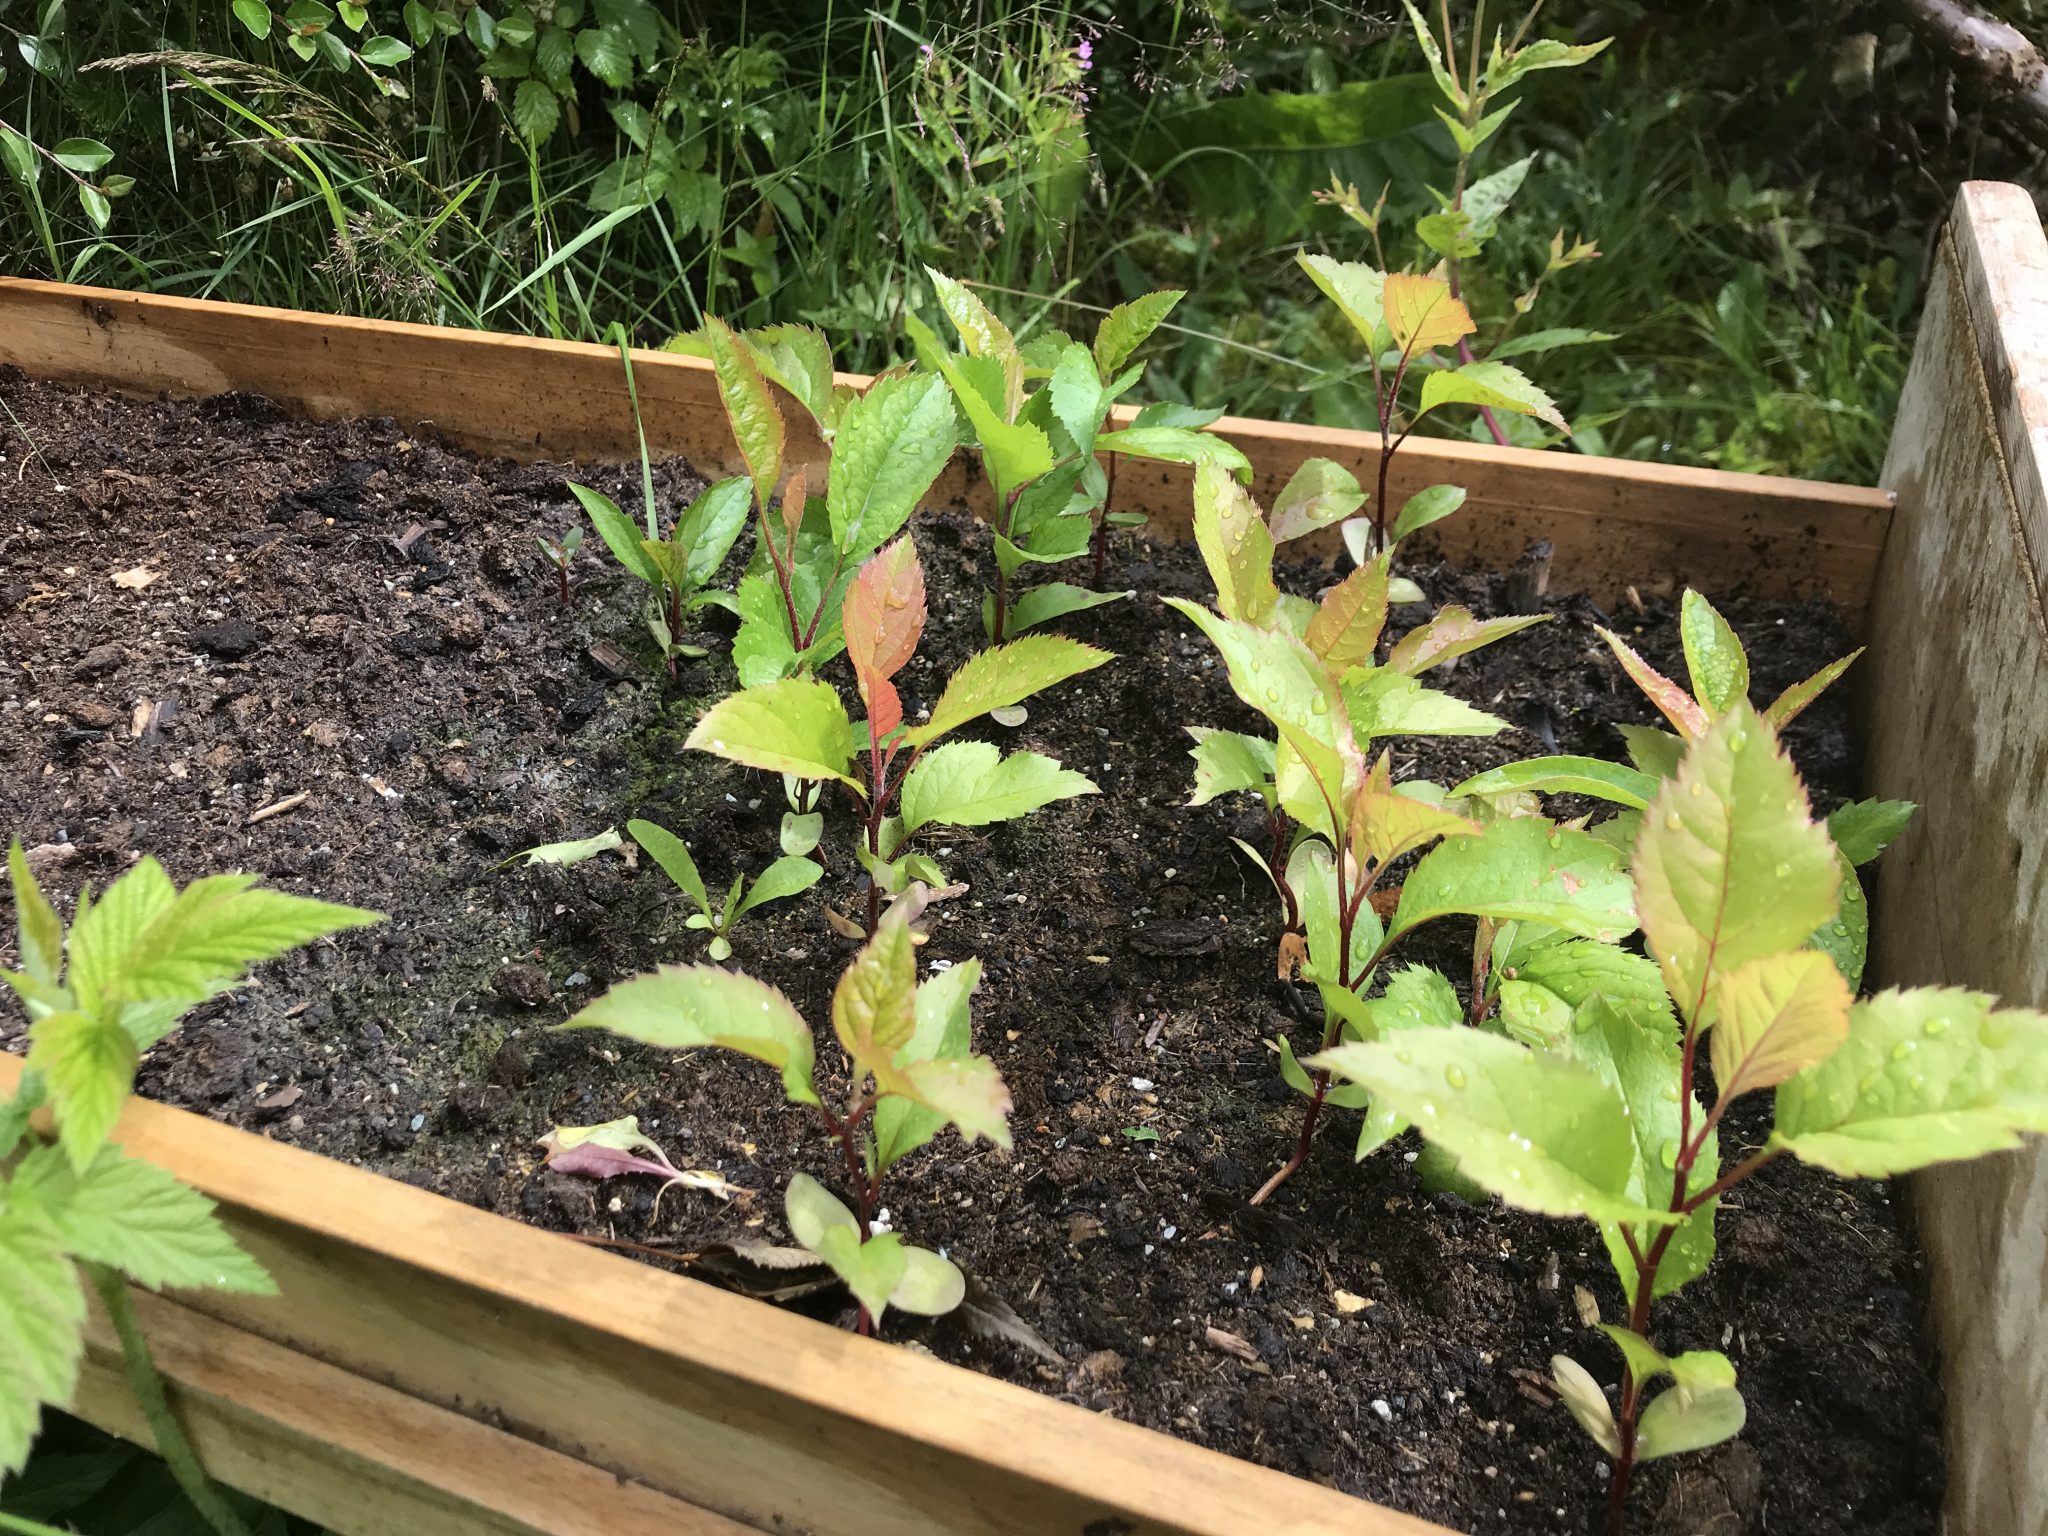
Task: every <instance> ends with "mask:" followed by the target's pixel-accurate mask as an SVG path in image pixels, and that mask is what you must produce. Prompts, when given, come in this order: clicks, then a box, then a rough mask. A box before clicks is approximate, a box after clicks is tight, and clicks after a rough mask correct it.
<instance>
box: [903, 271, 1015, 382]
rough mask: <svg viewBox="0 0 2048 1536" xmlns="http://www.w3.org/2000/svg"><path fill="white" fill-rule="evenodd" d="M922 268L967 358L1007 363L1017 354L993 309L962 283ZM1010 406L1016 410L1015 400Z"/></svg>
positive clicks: (1005, 327) (1013, 341) (1011, 339)
mask: <svg viewBox="0 0 2048 1536" xmlns="http://www.w3.org/2000/svg"><path fill="white" fill-rule="evenodd" d="M924 271H925V276H926V277H928V278H930V279H931V284H932V291H933V292H934V293H936V294H937V295H938V296H939V306H940V308H942V309H944V310H945V312H946V318H947V319H948V320H950V321H952V322H953V329H954V330H956V331H958V332H959V333H960V346H961V349H962V350H963V351H965V352H966V353H967V355H968V356H969V357H992V358H995V359H996V360H997V361H999V362H1004V363H1007V362H1008V361H1009V360H1011V359H1013V358H1015V357H1016V356H1017V338H1016V337H1014V336H1013V335H1011V334H1010V328H1009V327H1008V326H1006V325H1004V324H1003V322H1002V321H1001V320H999V319H997V318H996V315H995V311H993V310H991V309H990V308H989V307H988V306H987V305H986V304H984V303H982V302H981V299H980V298H979V297H978V296H977V295H976V294H974V293H973V292H972V291H971V290H970V289H968V288H967V287H966V286H965V285H963V284H961V283H959V282H956V281H955V280H954V279H952V278H950V277H948V276H946V274H945V273H943V272H940V271H937V270H936V269H934V268H932V267H926V268H925V269H924ZM1010 409H1011V410H1012V411H1014V410H1015V409H1016V403H1015V402H1014V401H1013V402H1012V403H1011V407H1010Z"/></svg>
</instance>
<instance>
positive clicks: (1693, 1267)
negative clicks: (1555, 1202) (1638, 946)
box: [1523, 945, 1721, 1306]
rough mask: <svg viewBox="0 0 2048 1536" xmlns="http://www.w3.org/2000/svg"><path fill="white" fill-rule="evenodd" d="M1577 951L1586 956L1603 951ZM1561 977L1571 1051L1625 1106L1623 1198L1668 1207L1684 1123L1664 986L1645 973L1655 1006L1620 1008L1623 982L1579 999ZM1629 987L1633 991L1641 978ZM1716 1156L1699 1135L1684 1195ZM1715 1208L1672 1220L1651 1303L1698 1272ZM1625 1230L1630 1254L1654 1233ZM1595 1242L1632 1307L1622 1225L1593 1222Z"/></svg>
mask: <svg viewBox="0 0 2048 1536" xmlns="http://www.w3.org/2000/svg"><path fill="white" fill-rule="evenodd" d="M1582 947H1583V948H1584V949H1587V950H1590V949H1592V948H1595V947H1602V946H1592V945H1585V946H1582ZM1610 953H1613V954H1616V955H1620V954H1621V953H1622V952H1621V951H1619V950H1611V949H1610ZM1627 958H1631V959H1632V958H1635V957H1633V956H1630V957H1627ZM1598 963H1599V962H1597V961H1593V960H1592V959H1591V957H1590V956H1587V955H1581V957H1580V961H1579V964H1580V965H1581V966H1582V967H1583V966H1587V965H1597V964H1598ZM1645 964H1647V962H1645ZM1532 969H1534V970H1538V971H1539V972H1540V967H1524V968H1523V974H1525V975H1526V974H1528V973H1529V971H1530V970H1532ZM1563 979H1564V980H1565V982H1566V985H1567V987H1569V988H1571V990H1569V991H1567V992H1563V993H1560V994H1559V995H1560V996H1565V997H1567V998H1569V999H1571V1000H1573V1001H1574V1004H1575V1006H1576V1007H1577V1009H1578V1012H1577V1014H1576V1016H1575V1018H1574V1020H1573V1034H1572V1038H1571V1042H1570V1050H1571V1054H1572V1055H1573V1056H1574V1057H1575V1058H1577V1059H1578V1060H1579V1061H1582V1062H1584V1063H1585V1064H1586V1065H1587V1066H1588V1067H1590V1068H1591V1069H1592V1070H1593V1071H1595V1072H1597V1073H1598V1074H1599V1075H1600V1077H1601V1079H1602V1080H1603V1081H1604V1082H1606V1083H1607V1085H1608V1086H1609V1087H1611V1088H1612V1089H1614V1091H1615V1092H1616V1093H1618V1094H1620V1095H1621V1098H1622V1102H1623V1103H1624V1104H1626V1105H1627V1106H1628V1112H1629V1115H1628V1118H1629V1128H1630V1132H1631V1134H1632V1135H1633V1136H1634V1137H1635V1146H1636V1152H1635V1160H1634V1164H1633V1166H1632V1167H1631V1168H1630V1170H1629V1176H1628V1182H1627V1183H1626V1184H1625V1185H1624V1186H1623V1193H1624V1194H1626V1195H1627V1196H1628V1198H1629V1199H1631V1200H1634V1201H1636V1202H1637V1203H1638V1204H1641V1205H1646V1206H1654V1207H1668V1206H1669V1205H1670V1203H1671V1196H1672V1193H1673V1187H1674V1185H1675V1184H1676V1182H1677V1175H1676V1172H1675V1170H1676V1168H1677V1164H1678V1149H1679V1137H1680V1135H1681V1134H1682V1133H1683V1131H1684V1129H1685V1123H1684V1120H1683V1119H1682V1116H1681V1113H1680V1108H1679V1099H1678V1090H1679V1084H1680V1081H1681V1072H1682V1068H1683V1061H1682V1056H1683V1051H1682V1048H1681V1046H1680V1044H1679V1039H1678V1031H1677V1028H1676V1023H1675V1021H1674V1020H1673V1018H1672V1016H1671V1012H1670V1003H1669V1002H1668V1001H1667V1000H1666V999H1665V996H1664V988H1663V985H1662V984H1661V983H1660V982H1659V981H1658V980H1657V978H1656V975H1655V971H1654V968H1652V970H1651V974H1650V976H1649V977H1648V978H1647V981H1648V986H1649V989H1650V990H1651V991H1652V992H1653V993H1654V999H1655V1000H1654V1001H1650V1000H1648V999H1642V1000H1638V1001H1626V1000H1623V999H1622V998H1621V997H1620V996H1619V994H1621V993H1623V992H1625V991H1626V990H1628V987H1627V985H1626V984H1616V985H1614V986H1613V987H1612V990H1611V991H1603V992H1599V993H1591V994H1588V993H1587V992H1586V991H1585V989H1584V985H1583V983H1582V984H1580V985H1579V986H1576V987H1573V986H1572V982H1573V977H1572V976H1571V974H1570V973H1569V972H1566V974H1565V976H1564V978H1563ZM1637 984H1638V985H1640V981H1638V983H1637ZM1704 1118H1705V1115H1704V1112H1703V1111H1702V1109H1701V1107H1700V1105H1699V1102H1698V1101H1697V1100H1695V1101H1694V1102H1693V1104H1692V1116H1691V1123H1692V1124H1693V1125H1695V1126H1697V1125H1699V1124H1701V1123H1702V1121H1703V1120H1704ZM1720 1158H1721V1147H1720V1134H1719V1133H1718V1132H1716V1133H1714V1134H1712V1135H1710V1136H1708V1138H1707V1141H1706V1145H1705V1146H1703V1147H1702V1148H1701V1149H1700V1153H1699V1156H1698V1157H1696V1158H1695V1159H1694V1160H1693V1165H1692V1171H1691V1173H1690V1174H1689V1175H1688V1176H1687V1179H1686V1186H1685V1188H1686V1195H1687V1197H1688V1198H1690V1197H1691V1196H1694V1195H1697V1194H1699V1193H1700V1192H1701V1191H1702V1190H1705V1189H1707V1188H1709V1187H1710V1186H1711V1185H1712V1184H1713V1182H1714V1180H1715V1179H1717V1178H1719V1177H1720V1172H1721V1163H1720ZM1718 1204H1719V1202H1718V1201H1709V1202H1708V1203H1707V1204H1705V1205H1703V1206H1701V1207H1700V1208H1699V1209H1698V1210H1697V1211H1695V1212H1693V1214H1692V1215H1690V1216H1688V1217H1687V1218H1686V1219H1685V1220H1684V1221H1682V1222H1681V1223H1679V1225H1678V1229H1677V1230H1676V1231H1675V1232H1674V1233H1673V1234H1672V1236H1671V1242H1670V1246H1669V1247H1667V1248H1666V1249H1665V1250H1664V1259H1663V1262H1662V1263H1661V1264H1659V1265H1658V1267H1657V1278H1656V1282H1655V1284H1654V1286H1653V1287H1652V1290H1651V1294H1652V1296H1654V1297H1663V1296H1669V1295H1672V1294H1674V1293H1676V1292H1677V1291H1678V1290H1679V1289H1680V1288H1681V1287H1683V1286H1685V1285H1687V1284H1688V1283H1690V1282H1691V1281H1693V1280H1695V1279H1697V1278H1698V1277H1699V1276H1700V1275H1702V1274H1704V1273H1705V1272H1706V1268H1707V1265H1708V1264H1710V1263H1711V1262H1712V1261H1713V1257H1714V1212H1715V1210H1716V1208H1717V1206H1718ZM1632 1225H1633V1228H1634V1233H1635V1238H1636V1243H1637V1247H1638V1248H1641V1247H1645V1246H1647V1245H1648V1243H1649V1242H1650V1240H1651V1239H1652V1238H1653V1237H1654V1236H1655V1235H1656V1234H1655V1232H1654V1230H1653V1229H1652V1228H1650V1227H1649V1226H1648V1225H1646V1224H1641V1223H1636V1224H1632ZM1600 1235H1601V1237H1602V1239H1604V1240H1605V1242H1606V1244H1607V1255H1608V1257H1609V1258H1610V1259H1611V1260H1612V1261H1613V1263H1614V1272H1615V1274H1616V1276H1617V1277H1618V1278H1619V1279H1620V1281H1621V1290H1622V1295H1623V1296H1624V1297H1625V1298H1626V1299H1627V1301H1628V1303H1629V1305H1631V1306H1633V1305H1634V1304H1635V1300H1636V1285H1637V1272H1636V1263H1635V1258H1634V1255H1633V1254H1632V1253H1631V1252H1630V1251H1629V1247H1628V1242H1627V1239H1626V1238H1625V1237H1624V1236H1623V1235H1622V1227H1621V1225H1620V1224H1619V1223H1616V1222H1602V1223H1601V1224H1600Z"/></svg>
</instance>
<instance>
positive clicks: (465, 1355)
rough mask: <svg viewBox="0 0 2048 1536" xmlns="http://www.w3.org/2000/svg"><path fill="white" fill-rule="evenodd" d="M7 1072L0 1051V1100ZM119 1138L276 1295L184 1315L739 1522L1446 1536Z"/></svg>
mask: <svg viewBox="0 0 2048 1536" xmlns="http://www.w3.org/2000/svg"><path fill="white" fill-rule="evenodd" d="M19 1073H20V1063H19V1061H18V1060H17V1059H16V1058H13V1057H10V1056H6V1055H4V1054H0V1092H5V1091H8V1090H10V1089H11V1087H12V1085H13V1083H14V1081H15V1079H16V1078H17V1077H18V1076H19ZM116 1136H117V1139H118V1140H119V1141H121V1143H122V1144H123V1145H124V1146H126V1147H127V1148H128V1149H129V1150H130V1151H131V1152H133V1153H136V1154H137V1155H140V1156H143V1157H147V1158H149V1159H151V1160H152V1161H154V1162H156V1163H159V1164H161V1165H162V1166H164V1167H166V1168H169V1169H171V1170H172V1171H174V1172H175V1173H177V1174H178V1175H179V1176H180V1177H181V1178H183V1179H185V1180H187V1181H188V1182H190V1183H192V1184H194V1185H195V1186H197V1187H198V1188H200V1189H202V1190H204V1191H205V1192H206V1193H207V1194H209V1195H211V1196H212V1197H213V1198H214V1199H215V1200H217V1201H219V1202H220V1204H221V1208H222V1213H223V1215H224V1216H225V1218H226V1219H227V1221H228V1223H229V1225H230V1226H231V1227H232V1228H233V1229H234V1230H235V1232H236V1233H237V1235H238V1236H239V1237H240V1238H241V1240H242V1241H243V1242H244V1243H245V1244H246V1245H247V1246H248V1247H249V1249H250V1250H251V1251H252V1252H253V1253H254V1254H255V1255H256V1257H257V1258H258V1259H260V1260H261V1261H262V1262H263V1263H264V1264H265V1265H266V1266H268V1268H269V1269H270V1271H271V1273H272V1275H273V1276H274V1277H275V1278H276V1280H277V1282H278V1284H279V1287H280V1290H281V1292H282V1295H281V1297H280V1298H278V1299H275V1300H264V1299H253V1300H252V1299H249V1298H240V1297H223V1296H214V1295H208V1294H204V1293H200V1294H195V1295H190V1296H184V1297H181V1298H180V1303H181V1305H182V1306H184V1307H186V1308H189V1309H191V1310H192V1311H193V1312H195V1313H198V1314H201V1315H203V1316H205V1317H208V1318H211V1319H214V1320H216V1321H218V1322H221V1323H225V1324H228V1325H231V1326H232V1327H233V1328H235V1329H238V1330H241V1331H243V1332H245V1333H247V1334H251V1335H254V1336H256V1337H257V1338H259V1339H263V1340H268V1341H269V1342H270V1343H272V1344H273V1345H276V1346H279V1347H281V1348H283V1349H285V1350H287V1351H289V1352H290V1353H292V1354H294V1355H297V1356H302V1357H305V1358H306V1359H308V1360H311V1361H317V1362H323V1363H324V1364H326V1365H328V1366H331V1367H333V1368H335V1369H336V1370H338V1371H341V1372H344V1373H345V1374H346V1375H348V1376H350V1377H353V1378H360V1379H363V1380H366V1381H369V1382H375V1383H379V1384H382V1385H384V1386H387V1387H389V1388H391V1389H393V1390H395V1391H396V1392H398V1393H400V1394H403V1395H404V1397H406V1398H407V1399H411V1400H415V1401H418V1402H421V1403H424V1404H427V1405H430V1406H433V1407H436V1408H439V1409H441V1410H444V1411H446V1412H448V1413H451V1414H457V1415H461V1416H464V1417H466V1418H469V1419H474V1420H477V1421H479V1422H482V1423H485V1424H488V1425H490V1426H493V1427H494V1428H496V1429H497V1430H500V1431H502V1432H503V1433H505V1434H507V1435H510V1436H513V1437H515V1438H516V1439H518V1440H519V1441H521V1442H522V1443H525V1444H530V1445H533V1446H536V1447H540V1448H542V1449H545V1450H548V1451H552V1452H554V1453H556V1454H558V1455H560V1456H562V1457H564V1458H569V1459H572V1460H573V1461H575V1462H578V1463H582V1464H585V1465H587V1466H589V1467H594V1468H597V1469H600V1470H602V1471H604V1472H606V1473H609V1474H616V1476H617V1477H619V1478H623V1479H628V1480H630V1481H631V1482H632V1483H634V1484H637V1485H640V1486H641V1487H642V1488H645V1489H647V1490H651V1491H653V1492H656V1493H662V1494H666V1495H668V1496H670V1497H671V1498H674V1499H677V1500H680V1501H682V1502H684V1503H686V1504H689V1505H694V1506H697V1507H700V1508H702V1509H706V1510H711V1511H714V1512H716V1513H719V1514H722V1515H724V1516H726V1517H728V1518H729V1519H731V1520H734V1521H737V1522H739V1523H740V1524H742V1525H744V1526H748V1527H753V1528H758V1529H762V1530H773V1531H790V1530H801V1531H806V1532H811V1533H814V1536H931V1533H933V1532H945V1533H949V1536H1044V1533H1047V1532H1075V1533H1086V1532H1104V1533H1109V1532H1114V1533H1116V1536H1244V1533H1246V1532H1251V1531H1257V1532H1261V1533H1273V1536H1281V1533H1289V1536H1445V1533H1444V1532H1443V1530H1442V1528H1441V1527H1438V1526H1435V1525H1431V1524H1428V1523H1426V1522H1423V1521H1419V1520H1414V1519H1410V1518H1408V1517H1406V1516H1403V1515H1399V1514H1396V1513H1394V1512H1392V1511H1389V1510H1384V1509H1381V1508H1380V1507H1378V1506H1376V1505H1372V1504H1367V1503H1365V1502H1363V1501H1360V1500H1357V1499H1352V1498H1349V1497H1346V1496H1344V1495H1342V1494H1339V1493H1336V1492H1333V1491H1332V1490H1329V1489H1326V1488H1322V1487H1319V1486H1317V1485H1315V1484H1311V1483H1307V1482H1303V1481H1300V1480H1298V1479H1295V1478H1291V1477H1288V1476H1285V1475H1284V1474H1281V1473H1278V1472H1274V1471H1270V1470H1268V1469H1265V1468H1261V1467H1256V1466H1252V1465H1250V1464H1249V1463H1245V1462H1240V1461H1236V1460H1234V1459H1232V1458H1230V1457H1226V1456H1222V1455H1218V1454H1216V1453H1214V1452H1211V1451H1205V1450H1202V1449H1199V1448H1198V1447H1195V1446H1191V1445H1187V1444H1184V1443H1183V1442H1180V1441H1177V1440H1174V1439H1171V1438H1169V1437H1167V1436H1164V1435H1160V1434H1157V1433H1155V1432H1153V1431H1150V1430H1146V1429H1141V1428H1139V1427H1137V1426H1135V1425H1130V1424H1125V1423H1121V1422H1119V1421H1117V1420H1115V1419H1112V1418H1109V1417H1107V1416H1105V1415H1098V1414H1093V1413H1089V1412H1086V1411H1085V1410H1083V1409H1080V1408H1077V1407H1074V1406H1072V1405H1071V1404H1065V1403H1060V1402H1057V1401H1054V1400H1053V1399H1050V1398H1046V1397H1041V1396H1039V1395H1038V1394H1036V1393H1033V1392H1030V1391H1027V1390H1026V1389H1024V1388H1021V1387H1015V1386H1011V1385H1009V1384H1008V1383H1005V1382H999V1381H995V1380H992V1379H990V1378H987V1377H984V1376H980V1375H977V1374H975V1373H973V1372H971V1371H966V1370H962V1369H959V1368H957V1367H954V1366H950V1365H945V1364H943V1363H941V1362H939V1361H936V1360H933V1359H930V1358H928V1357H925V1356H921V1355H918V1354H914V1353H912V1352H911V1351H909V1350H906V1349H899V1348H896V1347H893V1346H891V1345H888V1344H883V1343H878V1342H876V1341H874V1340H871V1339H861V1338H856V1337H854V1336H853V1335H852V1334H850V1333H846V1332H844V1331H842V1330H839V1329H835V1328H830V1327H827V1326H825V1325H824V1324H822V1323H817V1322H814V1321H812V1320H810V1319H808V1318H805V1317H800V1316H797V1315H795V1314H792V1313H786V1312H781V1311H777V1310H775V1309H773V1308H770V1307H768V1306H765V1305H763V1304H761V1303H758V1302H753V1301H749V1300H746V1299H745V1298H742V1297H739V1296H734V1295H731V1294H729V1293H726V1292H724V1291H719V1290H715V1289H713V1288H711V1287H709V1286H705V1285H700V1284H698V1283H696V1282H694V1281H691V1280H687V1279H683V1278H681V1277H679V1276H675V1275H670V1274H666V1273H663V1272H661V1271H659V1270H656V1269H652V1268H650V1267H648V1266H646V1265H641V1264H635V1263H632V1262H630V1261H628V1260H625V1259H622V1258H619V1257H617V1256H615V1255H612V1254H608V1253H603V1252H600V1251H598V1250H595V1249H593V1248H590V1247H587V1246H584V1245H581V1244H578V1243H574V1242H571V1241H569V1240H568V1239H566V1238H563V1237H558V1236H556V1235H554V1234H552V1233H547V1232H541V1231H538V1230H535V1229H533V1228H529V1227H524V1226H521V1225H519V1224H517V1223H515V1222H511V1221H507V1220H505V1219H503V1218H501V1217H498V1216H493V1215H490V1214H488V1213H486V1212H482V1211H478V1210H474V1209H472V1208H470V1207H468V1206H463V1205H459V1204H456V1203H454V1202H452V1201H449V1200H444V1199H442V1198H440V1197H439V1196H436V1195H431V1194H428V1193H426V1192H424V1191H422V1190H418V1189H414V1188H412V1187H410V1186H408V1185H404V1184H399V1183H396V1182H394V1181H391V1180H387V1179H382V1178H379V1177H377V1176H375V1175H373V1174H369V1173H366V1172H364V1171H362V1170H360V1169H356V1168H351V1167H348V1166H346V1165H343V1164H340V1163H336V1162H333V1161H331V1160H329V1159H326V1158H323V1157H319V1156H316V1155H314V1154H312V1153H309V1152H303V1151H300V1150H298V1149H296V1148H293V1147H287V1146H284V1145H282V1144H280V1143H276V1142H272V1141H269V1140H266V1139H265V1138H263V1137H259V1136H254V1135H251V1134H250V1133H248V1132H245V1131H238V1130H234V1129H232V1128H230V1127H227V1126H222V1125H218V1124H215V1123H214V1122H212V1121H209V1120H205V1119H202V1118H200V1117H199V1116H196V1115H192V1114H188V1113H186V1112H184V1111H182V1110H174V1109H169V1108H166V1107H164V1106H162V1105H157V1104H150V1103H146V1102H141V1101H137V1102H134V1103H131V1104H130V1105H129V1107H128V1109H127V1111H126V1113H125V1114H124V1116H123V1118H122V1121H121V1125H120V1128H119V1130H118V1131H117V1133H116ZM458 1528H459V1529H462V1530H465V1531H467V1530H470V1529H474V1530H477V1531H480V1532H488V1531H494V1530H495V1529H496V1527H493V1526H491V1525H488V1524H478V1525H476V1526H473V1527H470V1526H463V1527H458ZM558 1529H563V1530H579V1531H580V1530H597V1529H605V1530H608V1529H610V1527H609V1526H606V1525H604V1524H602V1523H601V1522H599V1521H592V1522H591V1523H589V1524H587V1525H581V1524H579V1525H571V1526H565V1527H558ZM684 1529H687V1527H685V1528H684Z"/></svg>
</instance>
